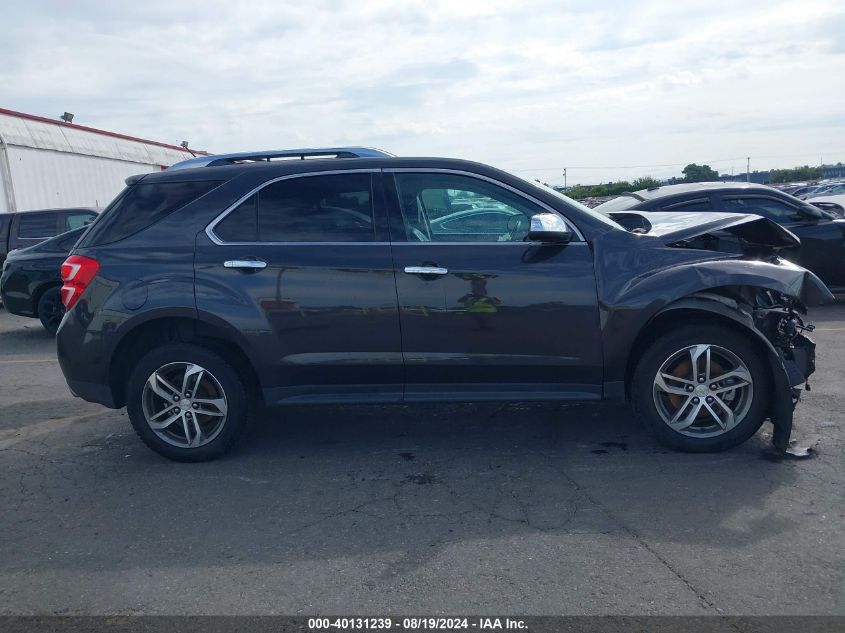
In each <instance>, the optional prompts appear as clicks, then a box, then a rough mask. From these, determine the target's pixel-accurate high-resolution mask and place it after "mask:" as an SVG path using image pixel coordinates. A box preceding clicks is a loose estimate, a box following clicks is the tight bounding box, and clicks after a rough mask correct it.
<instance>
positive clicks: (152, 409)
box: [126, 343, 249, 462]
mask: <svg viewBox="0 0 845 633" xmlns="http://www.w3.org/2000/svg"><path fill="white" fill-rule="evenodd" d="M126 408H127V412H128V413H129V419H130V420H131V422H132V426H133V427H134V428H135V431H136V432H137V433H138V436H139V437H140V438H141V439H142V440H143V441H144V443H145V444H146V445H147V446H149V447H150V448H152V449H153V450H154V451H156V452H157V453H159V454H161V455H163V456H165V457H167V458H169V459H173V460H177V461H185V462H199V461H206V460H209V459H214V458H216V457H219V456H220V455H222V454H223V453H225V452H226V451H227V450H228V449H229V448H230V447H231V446H232V444H234V442H235V441H236V440H237V438H238V436H239V435H240V434H241V432H242V431H243V428H244V427H245V425H246V421H247V414H248V408H249V407H248V403H247V396H246V391H245V389H244V385H243V383H242V381H241V379H240V378H239V377H238V374H237V373H236V372H235V370H234V369H233V368H232V366H231V365H230V364H229V363H228V362H226V361H225V360H224V359H223V358H221V357H220V356H218V355H217V354H216V353H214V352H212V351H210V350H208V349H205V348H203V347H199V346H197V345H189V344H181V343H178V344H169V345H165V346H163V347H160V348H158V349H155V350H153V351H151V352H150V353H148V354H147V355H146V356H144V357H143V358H141V360H140V361H139V362H138V363H137V365H136V366H135V368H134V370H133V371H132V373H131V375H130V377H129V382H128V384H127V404H126Z"/></svg>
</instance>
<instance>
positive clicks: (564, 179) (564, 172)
mask: <svg viewBox="0 0 845 633" xmlns="http://www.w3.org/2000/svg"><path fill="white" fill-rule="evenodd" d="M563 190H564V191H566V167H564V168H563Z"/></svg>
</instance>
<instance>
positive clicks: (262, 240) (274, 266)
mask: <svg viewBox="0 0 845 633" xmlns="http://www.w3.org/2000/svg"><path fill="white" fill-rule="evenodd" d="M380 186H381V175H380V174H379V173H378V171H375V172H373V171H371V170H370V171H352V172H343V173H318V174H311V175H297V176H295V177H287V178H282V179H276V180H273V181H270V182H268V183H266V184H265V186H263V187H262V188H260V190H258V191H256V192H254V193H253V194H252V195H250V196H248V197H247V198H245V199H244V200H243V201H242V202H241V203H240V204H239V205H237V206H236V208H234V209H233V210H232V211H230V212H229V213H228V215H225V217H223V218H222V219H219V220H217V221H216V222H215V223H213V224H212V226H211V227H210V229H209V231H208V233H210V235H209V234H206V233H201V234H200V235H199V236H198V237H197V247H196V264H195V273H196V301H197V308H198V309H199V310H200V312H201V313H202V314H203V315H206V316H207V318H219V319H222V320H223V321H224V322H225V324H226V325H228V326H229V327H230V328H231V331H233V332H237V333H239V334H240V335H241V336H243V339H244V343H243V344H245V345H246V346H247V347H248V349H249V354H250V355H251V357H252V358H251V360H252V361H253V364H254V365H256V366H257V367H258V372H259V378H260V380H261V382H262V386H263V387H264V394H265V398H266V399H267V401H268V403H270V404H273V403H277V402H282V401H287V402H343V401H346V400H349V401H355V402H358V401H368V400H369V401H399V400H400V399H401V396H402V385H403V378H404V376H403V372H402V355H401V348H400V345H401V341H400V336H399V315H398V309H397V303H396V287H395V282H394V273H393V263H392V259H391V255H390V244H389V242H388V239H387V225H386V221H387V220H386V213H385V210H384V205H383V203H382V200H383V197H382V195H381V191H380Z"/></svg>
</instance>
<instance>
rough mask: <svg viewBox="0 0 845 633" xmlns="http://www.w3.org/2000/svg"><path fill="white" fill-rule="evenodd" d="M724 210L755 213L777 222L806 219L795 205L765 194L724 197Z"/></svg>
mask: <svg viewBox="0 0 845 633" xmlns="http://www.w3.org/2000/svg"><path fill="white" fill-rule="evenodd" d="M722 210H723V211H729V212H732V213H754V214H756V215H761V216H763V217H764V218H768V219H770V220H774V221H775V222H797V221H800V220H803V219H804V216H803V215H802V213H801V212H800V211H799V210H798V209H796V208H795V207H793V206H791V205H788V204H786V203H785V202H781V201H780V200H775V199H774V198H766V197H763V196H741V197H740V196H737V197H729V196H725V197H723V198H722Z"/></svg>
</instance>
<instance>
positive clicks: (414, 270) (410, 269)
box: [405, 266, 449, 275]
mask: <svg viewBox="0 0 845 633" xmlns="http://www.w3.org/2000/svg"><path fill="white" fill-rule="evenodd" d="M405 272H406V273H408V274H409V275H447V274H448V273H449V271H448V270H446V269H445V268H440V267H439V266H405Z"/></svg>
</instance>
